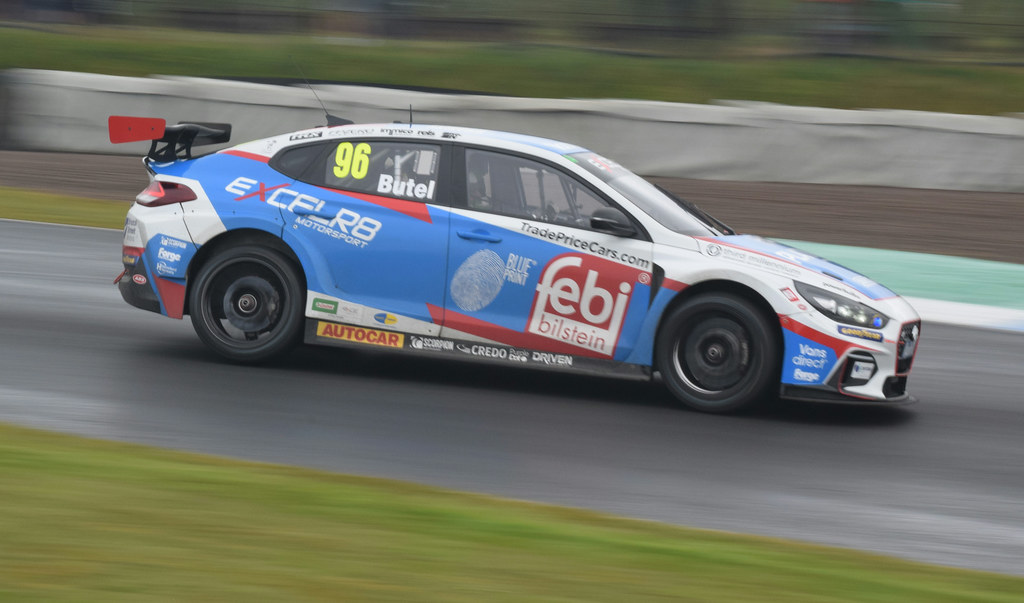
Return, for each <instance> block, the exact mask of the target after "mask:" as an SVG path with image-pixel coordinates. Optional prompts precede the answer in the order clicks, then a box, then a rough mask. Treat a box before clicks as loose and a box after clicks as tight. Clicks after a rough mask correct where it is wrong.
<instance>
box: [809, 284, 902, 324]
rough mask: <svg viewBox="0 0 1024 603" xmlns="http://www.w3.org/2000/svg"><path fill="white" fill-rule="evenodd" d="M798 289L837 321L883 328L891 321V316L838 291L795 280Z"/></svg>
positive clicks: (816, 308)
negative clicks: (834, 291)
mask: <svg viewBox="0 0 1024 603" xmlns="http://www.w3.org/2000/svg"><path fill="white" fill-rule="evenodd" d="M794 284H795V285H796V290H797V291H799V292H800V295H801V296H803V298H804V299H806V300H807V301H808V302H810V304H811V305H812V306H814V309H815V310H817V311H818V312H821V313H822V314H824V315H825V316H828V317H829V318H831V319H832V320H834V321H836V322H841V323H843V324H848V325H856V326H858V327H869V328H872V329H881V328H882V327H884V326H885V324H886V323H887V322H889V317H888V316H886V315H885V314H882V313H881V312H879V311H878V310H875V309H874V308H872V307H871V306H866V305H864V304H862V303H860V302H858V301H854V300H852V299H850V298H848V297H843V296H842V295H839V294H838V293H833V292H831V291H827V290H825V289H822V288H820V287H815V286H814V285H808V284H807V283H799V282H796V281H794Z"/></svg>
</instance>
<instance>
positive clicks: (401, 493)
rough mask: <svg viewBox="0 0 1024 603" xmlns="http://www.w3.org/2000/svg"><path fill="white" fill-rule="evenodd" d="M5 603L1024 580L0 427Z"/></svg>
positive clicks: (875, 594)
mask: <svg viewBox="0 0 1024 603" xmlns="http://www.w3.org/2000/svg"><path fill="white" fill-rule="evenodd" d="M0 492H2V496H0V600H5V601H6V600H10V601H37V600H38V601H41V600H46V601H60V600H74V601H105V602H116V601H227V600H231V601H340V600H344V601H352V600H370V601H446V602H450V601H522V600H537V601H616V602H619V601H651V600H662V599H664V600H697V601H815V602H821V601H899V602H908V601H927V602H935V601H1019V600H1020V593H1022V592H1024V579H1021V578H1015V577H1009V576H1000V575H996V574H986V573H980V572H970V571H963V570H955V569H949V568H942V567H935V566H928V565H922V564H915V563H910V562H905V561H899V560H895V559H889V558H884V557H880V556H874V555H869V554H865V553H860V552H854V551H847V550H841V549H833V548H825V547H818V546H811V545H804V544H796V543H791V542H786V541H781V540H772V539H765V538H753V537H746V536H739V535H732V534H725V533H718V532H710V531H700V530H692V529H684V528H678V527H673V526H668V525H662V524H657V523H651V522H640V521H633V520H626V519H618V518H614V517H609V516H605V515H601V514H598V513H592V512H587V511H579V510H570V509H564V508H557V507H551V506H544V505H536V504H527V503H517V502H511V501H503V500H497V499H493V498H488V497H484V496H477V495H470V494H460V493H453V492H445V491H441V490H438V489H434V488H428V487H421V486H415V485H410V484H404V483H399V482H393V481H387V480H381V479H371V478H359V477H347V476H340V475H333V474H329V473H323V472H317V471H312V470H304V469H297V468H290V467H281V466H272V465H263V464H255V463H245V462H235V461H230V460H224V459H218V458H212V457H205V456H200V455H194V454H185V453H178V452H170V451H163V450H158V449H152V448H147V447H143V446H136V445H129V444H120V443H110V442H101V441H93V440H86V439H81V438H77V437H71V436H64V435H57V434H52V433H46V432H40V431H35V430H29V429H24V428H16V427H10V426H4V425H0Z"/></svg>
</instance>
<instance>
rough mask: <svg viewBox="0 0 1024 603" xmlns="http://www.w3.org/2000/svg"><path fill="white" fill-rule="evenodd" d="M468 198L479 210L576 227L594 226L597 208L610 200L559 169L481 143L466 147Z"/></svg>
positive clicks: (470, 205) (467, 200)
mask: <svg viewBox="0 0 1024 603" xmlns="http://www.w3.org/2000/svg"><path fill="white" fill-rule="evenodd" d="M466 202H467V204H468V205H469V208H470V209H475V210H478V211H486V212H492V213H497V214H504V215H509V216H516V217H520V218H528V219H530V220H540V221H543V222H549V223H551V224H562V225H565V226H573V227H576V228H590V216H591V215H593V213H594V211H595V210H597V209H600V208H602V207H608V206H609V205H608V204H607V203H606V202H605V201H604V200H602V199H601V198H600V197H598V196H597V195H596V194H594V193H593V192H592V191H591V190H590V189H589V188H587V187H586V186H585V185H583V184H582V183H581V182H579V181H578V180H576V179H575V178H573V177H572V176H570V175H569V174H566V173H564V172H562V171H560V170H558V169H555V168H553V167H550V166H548V165H546V164H543V163H540V162H537V161H531V160H529V159H523V158H520V157H514V156H511V155H504V154H501V153H493V152H490V151H479V150H476V149H466Z"/></svg>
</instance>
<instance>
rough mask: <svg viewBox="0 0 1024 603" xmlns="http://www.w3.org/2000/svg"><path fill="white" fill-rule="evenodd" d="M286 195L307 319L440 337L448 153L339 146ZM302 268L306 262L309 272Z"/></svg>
mask: <svg viewBox="0 0 1024 603" xmlns="http://www.w3.org/2000/svg"><path fill="white" fill-rule="evenodd" d="M319 146H321V147H323V148H321V152H320V154H319V155H318V156H317V157H316V159H315V160H313V162H312V165H311V167H310V168H308V169H306V170H304V171H303V172H302V173H301V174H300V175H299V176H298V179H297V180H296V181H295V182H293V183H292V185H291V186H290V187H288V189H287V190H285V191H282V192H280V193H277V195H278V197H279V199H278V200H279V201H282V202H284V203H285V204H286V208H287V211H286V212H284V213H285V214H286V215H285V220H286V223H285V228H284V231H285V235H284V238H285V240H286V241H288V242H289V243H292V244H293V246H298V247H301V248H302V249H304V250H306V251H307V253H308V258H307V260H306V261H308V263H309V264H311V265H312V270H309V269H308V268H307V273H308V272H313V273H314V277H311V278H309V280H310V281H311V283H312V282H314V281H315V283H316V286H317V287H319V289H314V287H313V285H312V284H311V286H310V288H311V295H310V298H311V299H310V300H309V302H308V306H307V307H308V312H307V314H310V315H316V316H320V317H326V316H324V313H326V314H332V315H335V318H334V319H335V320H337V321H339V322H345V323H351V324H357V325H365V326H370V327H376V328H389V329H395V330H401V331H408V332H412V333H423V334H433V335H436V334H437V333H438V332H439V331H440V324H435V323H434V322H433V317H432V315H431V312H430V310H429V308H431V307H436V306H439V305H441V304H443V303H444V302H443V300H444V296H445V283H444V274H445V269H446V262H447V246H448V212H447V208H445V209H441V206H442V205H447V204H448V200H447V198H448V192H447V190H448V183H447V179H446V178H445V174H446V167H445V166H447V165H448V164H447V160H446V157H447V155H448V150H447V149H448V148H449V145H444V144H435V143H425V142H421V141H418V140H417V141H405V140H401V139H361V140H352V139H345V140H337V141H333V142H330V143H324V144H321V145H319ZM304 263H305V262H304Z"/></svg>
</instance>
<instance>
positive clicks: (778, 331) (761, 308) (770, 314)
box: [652, 279, 785, 370]
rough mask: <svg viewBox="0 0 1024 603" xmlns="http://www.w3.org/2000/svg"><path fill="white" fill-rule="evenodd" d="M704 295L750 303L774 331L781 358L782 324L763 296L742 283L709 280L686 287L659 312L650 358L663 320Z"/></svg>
mask: <svg viewBox="0 0 1024 603" xmlns="http://www.w3.org/2000/svg"><path fill="white" fill-rule="evenodd" d="M706 293H731V294H733V295H736V296H737V297H741V298H743V299H745V300H747V301H749V302H750V303H752V304H754V306H755V307H756V308H757V310H758V312H760V313H761V315H762V316H763V317H764V318H765V319H766V320H767V321H768V324H770V325H772V327H773V329H774V330H775V335H776V337H775V346H776V349H777V351H778V353H779V357H781V356H782V353H783V348H784V345H785V344H784V341H783V334H782V323H781V322H780V321H779V315H778V313H777V312H776V311H775V309H774V308H773V307H772V305H771V304H770V303H769V302H768V300H767V299H765V298H764V296H763V295H761V293H760V292H758V291H757V290H756V289H754V288H753V287H750V286H748V285H745V284H743V283H739V282H736V281H731V280H724V279H710V280H706V281H701V282H699V283H695V284H693V285H690V286H689V287H686V288H685V289H683V290H682V291H680V292H679V293H678V294H676V295H675V297H673V298H672V300H671V301H669V303H668V305H666V306H665V309H664V310H663V311H662V312H661V315H660V316H659V317H658V325H657V328H656V330H655V332H654V333H655V334H654V345H653V347H652V358H654V356H655V354H653V350H657V349H658V344H659V342H660V340H661V337H662V333H663V332H664V328H663V324H664V322H665V320H666V319H667V318H668V317H669V316H671V315H672V313H673V312H674V311H675V309H676V308H678V307H679V306H681V305H683V304H684V303H686V302H687V301H689V300H690V299H693V298H694V297H697V296H699V295H704V294H706ZM654 364H655V366H654V367H653V368H655V369H657V370H660V368H659V367H658V366H656V365H657V361H656V360H655V362H654Z"/></svg>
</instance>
